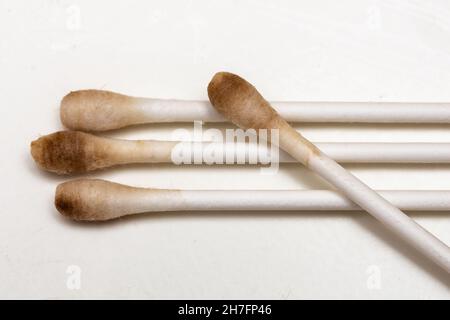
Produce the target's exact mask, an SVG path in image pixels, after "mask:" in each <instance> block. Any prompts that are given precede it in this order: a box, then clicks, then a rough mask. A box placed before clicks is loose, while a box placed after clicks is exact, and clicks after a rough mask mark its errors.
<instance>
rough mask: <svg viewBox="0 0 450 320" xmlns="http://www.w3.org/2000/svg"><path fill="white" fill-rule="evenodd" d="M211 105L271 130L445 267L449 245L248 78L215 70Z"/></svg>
mask: <svg viewBox="0 0 450 320" xmlns="http://www.w3.org/2000/svg"><path fill="white" fill-rule="evenodd" d="M208 96H209V99H210V101H211V103H212V105H213V106H214V107H215V108H216V110H217V111H218V112H219V113H221V114H222V115H223V116H224V117H226V118H227V119H229V120H230V121H231V122H232V123H234V124H236V125H238V126H239V127H241V128H244V129H254V130H257V132H258V133H259V134H261V130H275V131H277V132H278V134H279V141H274V140H273V139H272V143H277V144H278V145H279V146H280V147H281V148H282V149H284V150H285V151H286V152H287V153H289V154H290V155H291V156H292V157H293V158H295V159H296V160H298V161H299V162H301V163H303V164H304V165H305V166H306V167H308V168H309V169H311V170H312V171H314V172H316V173H317V174H319V175H320V176H322V177H323V178H324V179H325V180H327V181H328V182H330V183H331V184H332V185H334V186H335V187H336V188H337V189H338V190H339V191H341V192H342V193H343V194H345V195H346V196H347V197H348V198H349V199H350V200H352V201H353V202H354V203H356V204H357V205H359V206H360V207H361V208H363V209H364V210H366V211H367V212H369V213H370V214H372V216H374V217H375V218H376V219H378V220H379V221H380V222H381V223H383V224H384V225H385V226H386V227H387V228H389V229H390V230H391V231H392V232H394V233H395V234H397V235H398V236H399V237H400V238H402V239H403V240H404V241H406V242H408V243H409V244H410V245H411V246H413V247H414V248H416V249H417V250H418V251H420V252H421V253H422V254H424V255H425V256H427V257H428V258H429V259H430V260H432V261H434V262H435V263H436V264H438V265H439V266H441V267H442V268H443V269H445V270H446V271H447V272H449V273H450V249H449V247H448V246H447V245H446V244H445V243H443V242H442V241H440V240H439V239H438V238H436V237H435V236H433V235H432V234H431V233H429V232H428V231H426V230H425V229H424V228H422V227H421V226H420V225H419V224H417V223H415V222H414V221H413V220H412V219H411V218H409V217H408V216H407V215H405V214H404V213H403V212H402V211H400V210H399V209H398V208H396V207H395V206H393V205H392V204H391V203H390V202H388V201H387V200H386V199H384V198H383V197H382V196H380V195H379V194H377V193H376V192H375V191H373V190H372V189H370V188H369V187H368V186H367V185H365V184H364V183H363V182H362V181H360V180H359V179H358V178H356V177H355V176H353V175H352V174H351V173H349V172H348V171H347V170H345V169H344V168H343V167H342V166H340V165H339V164H337V163H336V162H335V161H334V160H332V159H331V158H329V157H328V156H326V155H325V154H324V153H323V152H322V151H320V150H319V149H318V148H317V147H316V146H315V145H313V144H312V143H311V142H309V141H308V140H307V139H305V138H304V137H303V136H302V135H300V134H299V133H298V132H297V131H295V130H294V129H293V128H292V127H291V126H290V125H289V124H288V123H287V122H286V121H285V120H284V119H283V118H281V116H279V115H278V113H277V112H276V111H275V110H274V109H273V108H272V107H271V105H270V104H269V103H268V102H267V101H266V100H265V99H264V98H263V97H262V96H261V95H260V93H259V92H258V91H257V90H256V89H255V87H253V86H252V85H251V84H250V83H248V82H247V81H245V80H244V79H242V78H241V77H239V76H237V75H234V74H231V73H227V72H219V73H217V74H216V75H215V76H214V77H213V79H212V80H211V82H210V83H209V85H208Z"/></svg>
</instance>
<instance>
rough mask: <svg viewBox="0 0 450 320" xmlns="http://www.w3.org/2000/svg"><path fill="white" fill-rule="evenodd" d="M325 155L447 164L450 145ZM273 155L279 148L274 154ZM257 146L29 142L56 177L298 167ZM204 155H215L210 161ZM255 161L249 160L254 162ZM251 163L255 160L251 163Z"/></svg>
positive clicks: (338, 146)
mask: <svg viewBox="0 0 450 320" xmlns="http://www.w3.org/2000/svg"><path fill="white" fill-rule="evenodd" d="M316 145H317V146H318V148H319V149H321V150H323V151H324V153H325V154H327V155H328V156H330V157H331V158H333V159H335V160H336V161H338V162H342V163H450V143H317V144H316ZM276 151H278V149H276ZM271 152H273V150H272V149H271V147H270V146H268V145H265V144H257V143H239V142H235V143H219V142H178V141H157V140H121V139H110V138H104V137H98V136H94V135H92V134H88V133H83V132H79V131H60V132H55V133H52V134H49V135H46V136H43V137H40V138H39V139H37V140H35V141H33V142H32V143H31V154H32V156H33V158H34V160H35V161H36V163H37V164H38V165H39V166H40V167H41V168H42V169H44V170H47V171H51V172H55V173H58V174H71V173H84V172H88V171H92V170H97V169H103V168H107V167H111V166H115V165H124V164H130V163H174V164H199V163H197V162H195V161H194V160H193V159H194V158H198V157H197V154H199V155H200V158H202V159H203V160H204V161H203V162H202V163H204V164H227V161H226V159H227V158H228V159H235V161H234V162H232V163H231V164H235V163H238V164H245V163H247V164H258V163H259V164H261V163H262V164H268V163H269V162H272V161H277V160H278V161H279V162H281V163H292V162H297V161H296V160H295V159H293V158H292V157H291V156H289V155H288V154H287V153H285V152H284V151H282V150H280V153H279V158H277V157H275V158H274V157H273V155H271ZM206 154H215V155H217V156H216V157H214V158H213V159H212V160H210V162H208V158H207V157H206ZM253 156H254V157H253ZM252 159H254V160H255V161H252Z"/></svg>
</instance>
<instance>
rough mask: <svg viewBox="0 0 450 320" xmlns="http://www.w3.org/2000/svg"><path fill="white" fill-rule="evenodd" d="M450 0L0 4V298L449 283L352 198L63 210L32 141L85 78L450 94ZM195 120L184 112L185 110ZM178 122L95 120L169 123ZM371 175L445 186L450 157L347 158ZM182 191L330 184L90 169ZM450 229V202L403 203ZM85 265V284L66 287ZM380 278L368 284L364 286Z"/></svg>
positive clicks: (447, 135) (277, 96) (437, 132)
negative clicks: (108, 213) (76, 217)
mask: <svg viewBox="0 0 450 320" xmlns="http://www.w3.org/2000/svg"><path fill="white" fill-rule="evenodd" d="M449 16H450V3H449V2H448V1H444V0H441V1H375V0H366V1H360V0H359V1H356V0H355V1H273V2H268V1H256V0H255V1H178V2H175V1H174V2H172V1H120V2H119V1H117V2H113V1H76V0H73V1H57V0H41V1H17V0H14V1H12V0H10V1H9V0H8V1H5V0H1V1H0V106H1V116H2V117H1V119H2V125H1V135H0V140H1V159H2V161H1V167H0V170H1V171H0V173H1V177H2V179H1V182H0V188H1V192H0V215H1V221H0V297H1V298H238V299H239V298H274V299H298V298H425V299H428V298H440V299H448V298H450V293H449V285H450V282H449V277H448V275H446V274H444V273H442V272H441V271H440V269H438V268H437V267H435V266H434V265H432V264H431V263H429V262H427V261H425V260H424V259H422V257H420V256H418V255H417V254H416V253H414V252H412V251H410V250H409V249H408V248H407V247H406V246H404V245H403V244H402V243H399V242H398V241H397V239H396V238H394V237H392V236H391V235H390V234H389V233H388V232H386V231H385V230H384V228H383V227H381V226H380V225H379V224H378V223H377V222H376V221H374V220H373V219H372V218H371V217H369V215H368V214H365V213H327V214H318V213H282V212H270V213H254V214H251V213H215V214H212V213H195V212H192V213H182V214H173V213H172V214H148V215H145V216H141V217H136V218H129V219H123V220H120V221H117V222H112V223H105V224H77V223H73V222H70V221H67V220H65V219H64V218H62V217H60V216H59V214H58V213H57V212H56V210H55V209H54V207H53V195H54V189H55V187H56V185H57V184H58V183H59V182H62V181H65V180H66V179H68V178H67V177H58V176H54V175H52V174H47V173H44V172H41V171H39V170H38V169H37V167H36V166H35V164H34V163H33V161H32V159H31V157H30V154H29V144H30V142H31V141H32V140H33V139H36V138H38V137H39V136H40V135H44V134H48V133H51V132H53V131H56V130H59V129H61V128H62V126H61V124H60V122H59V118H58V117H59V115H58V107H59V101H60V99H61V98H62V97H63V96H64V95H65V94H66V93H68V92H69V91H71V90H77V89H82V88H97V89H109V90H114V91H119V92H123V93H128V94H131V95H139V96H149V97H159V98H178V99H206V98H207V95H206V86H207V83H208V82H209V80H210V78H211V77H212V75H213V74H214V73H215V72H216V71H221V70H227V71H232V72H235V73H238V74H240V75H242V76H244V77H246V78H247V79H248V80H249V81H251V82H253V83H254V84H255V85H256V86H257V87H258V89H260V91H261V92H262V93H263V94H264V95H265V96H266V98H267V99H270V100H331V101H333V100H334V101H337V100H342V101H346V100H347V101H358V100H367V101H450V41H449V39H450V20H449V18H448V17H449ZM182 126H183V127H185V128H191V125H189V124H185V125H182ZM177 127H178V126H176V125H173V126H172V125H149V126H141V127H137V128H132V129H125V130H120V131H117V132H110V133H107V134H106V135H107V136H114V137H124V138H138V137H139V138H170V134H171V132H172V130H173V129H175V128H177ZM298 128H299V129H301V130H302V132H303V133H304V135H305V136H306V137H308V138H310V139H311V140H313V141H323V142H325V141H326V142H328V141H361V142H362V141H379V142H383V141H384V142H388V141H392V142H394V141H397V142H400V141H417V142H427V141H435V142H450V126H449V125H419V126H417V125H416V126H414V125H351V126H350V125H345V124H341V125H331V124H329V125H326V124H325V125H320V124H309V125H302V126H298ZM347 167H348V168H349V169H350V170H351V171H352V172H354V173H355V174H356V175H357V176H358V177H360V178H361V179H363V180H364V181H365V182H367V183H368V184H369V185H370V186H372V187H373V188H379V189H383V188H384V189H408V188H409V189H450V165H383V166H382V165H351V166H347ZM89 176H91V177H101V178H105V179H109V180H112V181H116V182H121V183H126V184H131V185H136V186H151V187H161V188H186V189H214V188H217V189H219V188H222V189H235V188H241V189H244V188H246V189H253V188H260V189H298V188H326V187H327V186H326V185H325V184H324V183H323V182H322V181H321V180H320V179H318V178H317V177H316V176H314V175H313V174H311V173H309V172H307V171H306V170H304V169H303V168H302V167H301V166H297V165H295V164H291V165H283V166H282V168H281V169H280V171H279V172H278V174H277V175H273V176H264V175H261V174H260V171H259V169H258V168H257V167H242V166H241V167H237V166H236V167H230V166H227V167H217V166H216V167H206V166H205V167H176V166H170V165H154V166H147V165H145V166H132V167H123V168H117V169H113V170H105V171H102V172H97V173H93V174H91V175H89ZM412 216H413V217H414V218H415V219H416V220H417V221H418V222H419V223H420V224H421V225H423V226H424V227H426V228H427V229H429V230H430V231H431V232H433V233H434V234H436V235H437V236H438V237H439V238H441V239H442V240H443V241H445V242H446V243H447V244H449V243H450V232H449V231H450V216H449V213H448V212H447V213H442V214H429V213H416V214H413V215H412ZM70 265H76V266H79V267H80V268H81V288H80V289H79V290H70V289H69V288H68V287H67V286H66V282H67V279H68V276H69V275H68V274H67V273H66V271H67V268H68V267H69V266H70ZM374 279H375V280H377V279H379V280H380V282H379V284H380V286H375V288H374V287H373V286H371V285H370V284H371V283H373V282H371V281H373V280H374Z"/></svg>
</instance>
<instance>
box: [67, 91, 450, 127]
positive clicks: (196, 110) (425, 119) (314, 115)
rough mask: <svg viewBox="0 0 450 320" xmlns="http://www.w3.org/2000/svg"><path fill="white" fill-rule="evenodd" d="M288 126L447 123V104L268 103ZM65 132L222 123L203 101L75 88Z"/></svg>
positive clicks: (449, 119) (449, 113) (449, 106)
mask: <svg viewBox="0 0 450 320" xmlns="http://www.w3.org/2000/svg"><path fill="white" fill-rule="evenodd" d="M273 105H274V106H276V108H277V111H278V112H279V114H280V115H281V116H282V117H284V118H285V119H286V120H288V121H290V122H366V123H377V122H386V123H450V103H397V102H273ZM60 115H61V121H62V123H63V124H64V125H65V126H66V127H67V128H69V129H72V130H81V131H104V130H112V129H118V128H122V127H125V126H130V125H136V124H143V123H160V122H192V121H195V120H203V121H205V122H224V121H226V119H225V118H224V117H223V116H221V115H220V114H219V113H217V112H216V111H215V110H214V109H213V108H211V105H210V103H209V102H207V101H183V100H163V99H151V98H137V97H131V96H127V95H123V94H119V93H114V92H110V91H103V90H80V91H73V92H71V93H69V94H68V95H66V96H65V97H64V98H63V100H62V101H61V112H60Z"/></svg>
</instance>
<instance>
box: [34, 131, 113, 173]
mask: <svg viewBox="0 0 450 320" xmlns="http://www.w3.org/2000/svg"><path fill="white" fill-rule="evenodd" d="M107 141H108V140H107V139H104V138H100V137H96V136H94V135H91V134H87V133H83V132H78V131H59V132H55V133H52V134H49V135H46V136H43V137H40V138H39V139H37V140H35V141H33V142H32V143H31V155H32V156H33V159H34V161H36V163H37V164H38V165H39V166H40V167H41V168H42V169H44V170H47V171H51V172H55V173H57V174H71V173H83V172H87V171H91V170H95V169H97V168H102V167H105V166H108V165H109V163H110V161H111V160H110V153H109V144H108V142H107Z"/></svg>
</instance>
